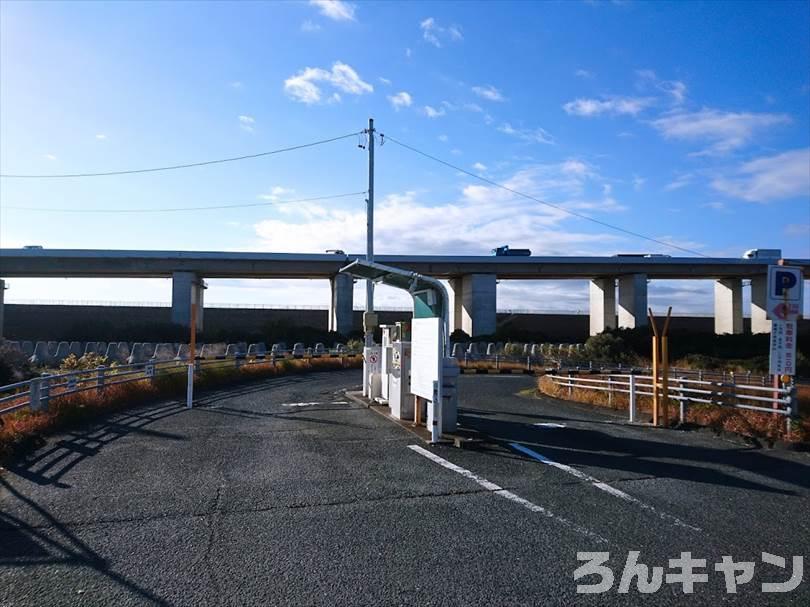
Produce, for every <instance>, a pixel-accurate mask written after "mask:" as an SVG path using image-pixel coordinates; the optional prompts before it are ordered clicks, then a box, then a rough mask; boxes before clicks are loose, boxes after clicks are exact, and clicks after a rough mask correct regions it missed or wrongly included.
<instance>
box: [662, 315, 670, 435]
mask: <svg viewBox="0 0 810 607" xmlns="http://www.w3.org/2000/svg"><path fill="white" fill-rule="evenodd" d="M671 317H672V306H670V307H669V309H668V310H667V319H666V321H664V328H663V330H662V331H661V363H662V365H663V369H662V377H661V404H662V406H663V409H664V411H663V413H664V426H668V425H669V336H668V333H669V321H670V318H671Z"/></svg>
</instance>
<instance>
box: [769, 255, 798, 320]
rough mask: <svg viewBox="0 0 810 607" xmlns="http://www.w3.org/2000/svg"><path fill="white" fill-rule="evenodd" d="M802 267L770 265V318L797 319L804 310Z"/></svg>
mask: <svg viewBox="0 0 810 607" xmlns="http://www.w3.org/2000/svg"><path fill="white" fill-rule="evenodd" d="M803 286H804V282H803V277H802V269H801V268H795V267H791V266H769V267H768V301H767V311H768V318H769V319H770V320H796V319H797V318H798V317H799V316H800V315H801V312H802V288H803Z"/></svg>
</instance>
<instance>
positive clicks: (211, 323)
mask: <svg viewBox="0 0 810 607" xmlns="http://www.w3.org/2000/svg"><path fill="white" fill-rule="evenodd" d="M170 314H171V310H170V309H169V308H146V307H113V306H50V305H41V306H40V305H28V304H6V305H5V324H6V337H7V338H8V339H18V340H22V339H30V340H60V339H73V338H75V339H79V337H78V336H76V331H81V332H82V333H83V336H82V337H81V339H84V340H92V339H95V338H97V336H96V335H94V331H98V330H101V331H107V330H108V329H109V327H111V326H112V327H133V326H134V327H137V326H145V325H154V324H168V323H169V322H170V320H171V318H170ZM362 315H363V313H362V312H361V311H359V310H355V311H354V326H355V327H358V328H359V327H361V326H362V322H363V321H362ZM379 316H380V324H392V323H394V322H396V321H398V320H408V319H409V318H410V314H409V313H408V312H380V313H379ZM328 320H329V313H328V311H327V310H262V309H251V308H213V307H212V308H206V309H205V329H206V331H208V332H220V331H227V332H228V333H231V332H232V334H234V335H233V337H234V338H236V337H238V333H239V332H250V331H257V330H260V329H261V328H262V327H264V326H266V325H268V324H270V323H275V322H279V323H284V324H287V325H290V326H299V327H312V328H316V329H320V330H323V331H326V330H327V326H328ZM498 327H499V328H504V329H513V330H515V331H520V332H524V333H526V334H542V335H543V336H544V337H545V339H548V340H550V341H560V342H583V341H585V340H586V339H587V338H588V328H589V316H588V315H587V314H506V313H499V314H498ZM684 329H688V330H690V331H695V332H704V333H712V332H713V331H714V319H713V318H712V317H708V316H707V317H675V318H673V319H672V325H671V330H673V331H678V330H684ZM745 330H746V332H749V331H750V319H748V318H746V319H745ZM799 334H800V335H801V336H802V338H804V339H806V338H807V337H805V336H808V335H810V320H807V319H805V320H802V321H800V323H799ZM121 339H123V337H122V338H121Z"/></svg>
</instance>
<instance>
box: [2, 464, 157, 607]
mask: <svg viewBox="0 0 810 607" xmlns="http://www.w3.org/2000/svg"><path fill="white" fill-rule="evenodd" d="M0 488H2V489H4V490H5V491H7V492H8V494H9V495H10V496H11V498H13V499H16V500H18V501H20V502H22V503H23V504H24V505H25V506H26V507H27V508H29V509H31V510H32V511H34V512H36V513H37V514H38V515H39V518H40V519H41V520H42V521H43V525H38V526H36V527H35V526H32V525H29V524H28V523H26V522H24V521H22V520H20V519H18V518H17V517H15V516H12V515H10V514H7V513H5V512H0V566H6V567H27V566H34V565H63V566H65V567H66V569H67V570H68V572H69V571H70V569H72V568H75V567H89V568H90V569H92V570H93V571H96V572H98V573H100V574H102V575H104V576H105V577H106V578H108V579H109V580H111V581H112V582H114V583H116V584H118V585H119V586H121V587H123V588H125V589H126V590H128V591H129V592H131V593H133V594H135V595H137V596H138V598H139V600H140V601H141V602H143V603H145V604H149V605H161V606H162V605H168V604H169V603H167V602H166V601H164V600H163V599H161V598H160V597H158V596H155V595H154V594H152V593H151V592H149V591H148V590H147V589H145V588H142V587H141V586H138V585H137V584H135V583H134V582H132V581H130V580H128V579H127V578H126V577H124V576H123V575H121V574H120V573H117V572H115V571H114V570H113V569H111V568H110V566H109V564H108V563H107V561H106V560H105V559H103V558H102V557H101V556H99V555H98V554H97V553H96V552H94V551H93V549H92V548H90V546H88V545H87V544H85V543H84V542H82V540H80V539H79V538H78V537H76V535H74V534H73V533H71V531H70V530H69V529H68V528H67V527H66V526H65V525H63V524H62V523H61V522H60V521H59V520H57V519H56V518H55V517H54V516H53V515H52V514H51V513H50V512H48V511H47V510H45V509H44V508H43V507H42V506H40V505H38V504H37V503H35V502H34V501H33V500H31V499H29V498H27V497H25V496H24V495H22V494H21V493H20V492H19V491H17V490H16V489H15V488H14V487H12V486H11V485H10V484H9V483H8V482H7V481H6V480H5V479H3V478H0ZM49 532H50V533H49ZM52 535H53V536H56V537H55V538H54V537H51V536H52Z"/></svg>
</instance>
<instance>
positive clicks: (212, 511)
mask: <svg viewBox="0 0 810 607" xmlns="http://www.w3.org/2000/svg"><path fill="white" fill-rule="evenodd" d="M223 488H224V487H218V488H217V495H216V498H215V502H214V504H215V505H214V507H210V508H208V509H206V511H204V512H175V513H162V514H155V515H150V516H132V517H116V518H106V519H97V520H93V521H70V522H64V521H61V522H60V526H62V527H65V528H68V527H70V528H77V527H94V526H99V525H117V524H127V523H140V522H150V521H160V520H168V519H184V518H202V519H207V518H209V517H212V516H218V517H221V516H226V515H232V514H252V513H260V512H272V511H275V510H279V511H282V510H304V509H310V508H311V509H315V508H333V507H340V506H350V505H354V504H376V503H380V502H397V501H409V500H417V499H431V498H441V497H464V496H468V495H476V494H491V493H492V492H491V491H488V490H486V489H462V490H457V491H440V492H429V493H417V494H413V495H399V496H396V495H388V496H380V497H375V498H363V499H354V500H335V501H331V502H318V503H315V504H286V505H275V506H264V507H260V508H232V509H223V508H222V507H221V490H222V489H223ZM503 488H504V489H515V488H516V487H512V486H509V487H507V486H505V487H503ZM53 528H56V525H26V526H25V527H24V528H23V529H31V530H37V529H53ZM17 531H19V528H0V537H2V536H3V535H4V534H8V533H14V532H17ZM211 540H212V538H211V537H210V536H209V543H212V542H211ZM210 547H211V546H209V549H210ZM207 552H208V550H207V551H206V553H207Z"/></svg>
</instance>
